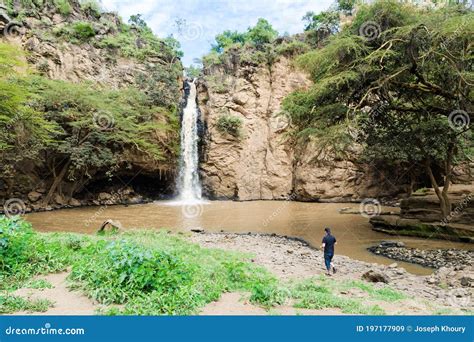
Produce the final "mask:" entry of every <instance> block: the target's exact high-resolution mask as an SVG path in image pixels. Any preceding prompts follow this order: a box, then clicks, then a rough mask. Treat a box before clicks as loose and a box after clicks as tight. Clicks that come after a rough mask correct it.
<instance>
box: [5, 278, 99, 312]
mask: <svg viewBox="0 0 474 342" xmlns="http://www.w3.org/2000/svg"><path fill="white" fill-rule="evenodd" d="M68 274H69V273H68V272H62V273H55V274H48V275H45V276H38V277H35V278H34V280H40V279H42V280H45V281H46V282H48V283H50V284H51V285H52V288H50V289H48V288H46V289H29V288H22V289H19V290H17V291H15V292H14V293H13V294H14V295H16V296H21V297H24V298H29V299H33V300H34V299H47V300H49V301H51V302H53V303H54V306H53V307H51V308H49V310H48V311H46V312H35V313H26V312H18V313H16V314H17V315H28V314H34V315H59V316H67V315H94V314H95V310H96V308H97V306H96V305H95V304H94V303H93V302H92V301H91V300H90V299H89V298H87V297H86V296H84V295H82V294H81V293H79V292H77V291H71V290H70V289H68V288H67V281H66V278H67V276H68Z"/></svg>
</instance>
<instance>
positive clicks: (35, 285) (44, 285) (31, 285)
mask: <svg viewBox="0 0 474 342" xmlns="http://www.w3.org/2000/svg"><path fill="white" fill-rule="evenodd" d="M23 287H25V288H28V289H37V290H44V289H52V288H53V284H51V283H50V282H49V281H47V280H44V279H35V280H29V281H27V282H26V283H25V284H24V285H23Z"/></svg>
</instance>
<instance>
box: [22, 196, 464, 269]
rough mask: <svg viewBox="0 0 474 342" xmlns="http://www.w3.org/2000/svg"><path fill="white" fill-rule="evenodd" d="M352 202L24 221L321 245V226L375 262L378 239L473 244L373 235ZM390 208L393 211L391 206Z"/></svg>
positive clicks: (95, 211)
mask: <svg viewBox="0 0 474 342" xmlns="http://www.w3.org/2000/svg"><path fill="white" fill-rule="evenodd" d="M344 207H351V208H354V209H355V210H358V208H359V206H358V205H357V204H347V203H302V202H288V201H252V202H232V201H210V202H207V204H194V205H184V206H183V205H178V204H176V203H173V202H169V201H157V202H154V203H150V204H141V205H133V206H109V207H106V206H102V207H86V208H76V209H62V210H57V211H52V212H41V213H32V214H28V215H27V217H26V218H27V220H28V221H30V222H31V223H33V226H34V227H35V229H37V230H39V231H43V232H54V231H61V232H80V233H94V232H96V231H97V229H98V227H100V225H101V224H102V222H103V221H105V220H106V219H112V220H115V221H119V222H120V223H121V224H122V226H123V227H124V229H127V230H128V229H138V228H146V229H167V230H171V231H174V232H180V231H189V230H190V229H194V228H202V229H204V230H206V231H210V232H219V231H221V230H223V231H226V232H237V233H248V232H253V233H275V234H278V235H286V236H291V237H297V238H301V239H304V240H305V241H307V242H308V243H310V244H311V245H312V246H315V247H318V246H319V245H320V243H321V239H322V236H323V229H324V227H326V226H328V227H331V228H332V232H333V234H334V235H335V236H336V238H337V241H338V244H337V246H336V255H337V254H343V255H347V256H349V257H351V258H353V259H358V260H363V261H367V262H376V263H380V264H391V263H393V262H394V261H393V260H391V259H388V258H385V257H381V256H376V255H374V254H372V253H370V252H368V251H367V247H369V246H372V245H374V244H377V243H378V242H380V241H382V240H398V241H403V242H404V243H405V244H406V245H407V246H408V247H417V248H422V249H435V248H459V249H472V245H469V244H463V243H456V242H450V241H441V240H426V239H420V238H411V237H406V236H403V237H396V236H390V235H386V234H383V233H379V232H375V231H373V230H372V229H371V225H370V224H369V223H368V219H367V218H365V217H363V216H361V215H358V214H340V213H339V210H340V209H341V208H344ZM392 210H393V208H392ZM398 264H399V265H401V266H403V267H405V268H406V269H407V270H408V271H409V272H412V273H416V274H429V273H431V272H432V270H431V269H429V268H424V267H421V266H418V265H413V264H409V263H404V262H398Z"/></svg>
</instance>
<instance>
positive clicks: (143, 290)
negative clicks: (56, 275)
mask: <svg viewBox="0 0 474 342" xmlns="http://www.w3.org/2000/svg"><path fill="white" fill-rule="evenodd" d="M84 253H86V254H88V255H89V257H90V258H92V259H89V260H90V262H88V263H85V262H84V260H83V259H81V260H80V261H78V263H77V264H75V265H74V266H73V272H72V273H71V279H72V280H75V281H78V282H81V283H82V288H83V289H84V290H85V291H86V292H89V293H92V294H93V298H94V300H97V301H99V302H101V303H104V304H111V303H117V304H123V303H125V302H128V301H129V300H131V299H133V298H135V297H140V296H143V295H147V294H149V293H152V292H154V293H156V294H157V295H159V296H161V295H163V296H167V295H170V294H171V293H174V292H175V291H177V290H178V289H179V288H180V287H186V286H190V282H191V279H192V269H191V268H188V266H187V265H186V264H184V263H183V261H182V260H181V259H180V258H179V257H178V256H176V255H171V254H168V253H165V252H162V251H158V250H149V249H146V248H144V247H141V246H139V245H137V244H133V243H130V242H129V241H124V240H122V241H113V242H110V243H107V242H105V241H101V242H99V243H97V244H94V245H91V246H89V247H88V248H87V249H86V250H85V251H84Z"/></svg>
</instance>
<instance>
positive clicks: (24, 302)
mask: <svg viewBox="0 0 474 342" xmlns="http://www.w3.org/2000/svg"><path fill="white" fill-rule="evenodd" d="M52 305H53V303H52V302H51V301H49V300H47V299H35V300H30V299H25V298H23V297H19V296H13V295H10V294H3V295H0V314H11V313H15V312H20V311H24V312H46V311H48V309H49V307H51V306H52Z"/></svg>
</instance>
